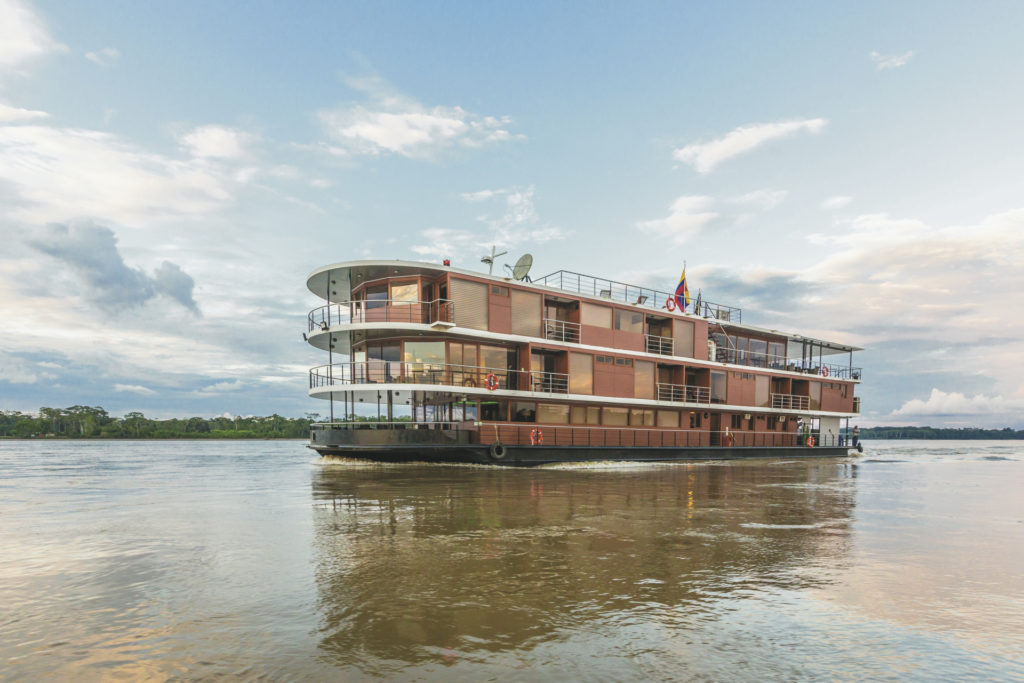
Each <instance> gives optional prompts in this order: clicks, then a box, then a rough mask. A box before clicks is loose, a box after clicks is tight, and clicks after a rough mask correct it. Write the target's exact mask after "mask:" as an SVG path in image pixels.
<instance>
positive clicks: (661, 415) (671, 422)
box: [658, 410, 679, 428]
mask: <svg viewBox="0 0 1024 683" xmlns="http://www.w3.org/2000/svg"><path fill="white" fill-rule="evenodd" d="M658 426H659V427H676V428H678V427H679V413H678V411H675V410H659V411H658Z"/></svg>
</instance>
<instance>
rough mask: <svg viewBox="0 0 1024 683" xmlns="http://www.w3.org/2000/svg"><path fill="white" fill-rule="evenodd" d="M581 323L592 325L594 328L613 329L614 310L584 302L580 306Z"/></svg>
mask: <svg viewBox="0 0 1024 683" xmlns="http://www.w3.org/2000/svg"><path fill="white" fill-rule="evenodd" d="M580 323H581V324H583V325H592V326H593V327H604V328H611V326H612V309H611V308H609V307H608V306H598V305H597V304H588V303H587V302H585V301H584V302H583V303H582V304H581V305H580Z"/></svg>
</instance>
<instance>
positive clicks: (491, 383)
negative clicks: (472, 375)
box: [484, 372, 498, 391]
mask: <svg viewBox="0 0 1024 683" xmlns="http://www.w3.org/2000/svg"><path fill="white" fill-rule="evenodd" d="M484 386H485V387H487V389H488V390H489V391H494V390H495V389H497V388H498V376H497V375H495V374H494V373H493V372H488V373H487V377H486V378H485V379H484Z"/></svg>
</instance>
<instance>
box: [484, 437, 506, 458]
mask: <svg viewBox="0 0 1024 683" xmlns="http://www.w3.org/2000/svg"><path fill="white" fill-rule="evenodd" d="M487 452H488V453H490V455H491V459H492V460H501V459H502V458H504V457H505V456H506V455H507V454H508V450H507V449H506V448H505V444H503V443H502V442H500V441H495V442H494V443H492V444H491V446H490V448H488V449H487Z"/></svg>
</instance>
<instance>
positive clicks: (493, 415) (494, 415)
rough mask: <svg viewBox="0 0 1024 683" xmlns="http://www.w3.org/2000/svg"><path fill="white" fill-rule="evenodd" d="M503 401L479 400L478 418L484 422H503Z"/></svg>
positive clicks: (504, 405)
mask: <svg viewBox="0 0 1024 683" xmlns="http://www.w3.org/2000/svg"><path fill="white" fill-rule="evenodd" d="M506 405H507V404H506V403H505V402H504V401H480V419H481V420H483V421H485V422H504V421H505V407H506Z"/></svg>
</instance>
